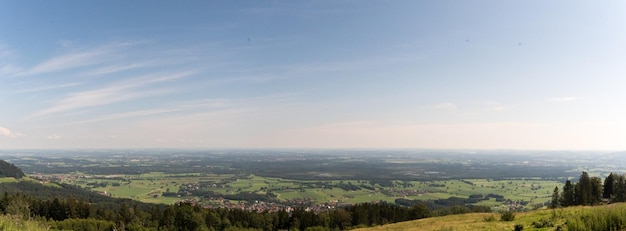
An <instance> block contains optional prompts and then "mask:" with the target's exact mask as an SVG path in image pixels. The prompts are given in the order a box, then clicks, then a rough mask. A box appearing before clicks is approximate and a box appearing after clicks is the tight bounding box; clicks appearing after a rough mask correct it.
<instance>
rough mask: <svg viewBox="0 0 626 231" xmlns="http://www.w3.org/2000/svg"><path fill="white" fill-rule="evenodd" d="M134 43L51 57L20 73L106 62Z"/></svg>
mask: <svg viewBox="0 0 626 231" xmlns="http://www.w3.org/2000/svg"><path fill="white" fill-rule="evenodd" d="M131 45H133V43H118V44H112V45H107V46H102V47H97V48H93V49H89V50H83V51H75V52H71V53H67V54H63V55H60V56H56V57H53V58H50V59H48V60H46V61H43V62H41V63H39V64H37V65H35V66H33V67H31V68H29V69H26V70H24V71H22V72H20V73H19V74H20V75H36V74H44V73H50V72H56V71H62V70H67V69H72V68H79V67H85V66H90V65H95V64H101V63H105V62H107V61H111V60H114V59H115V58H116V56H115V53H116V52H117V51H119V50H120V49H121V48H124V47H127V46H131Z"/></svg>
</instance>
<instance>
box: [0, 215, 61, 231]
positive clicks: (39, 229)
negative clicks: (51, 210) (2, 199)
mask: <svg viewBox="0 0 626 231" xmlns="http://www.w3.org/2000/svg"><path fill="white" fill-rule="evenodd" d="M0 230H5V231H44V230H49V228H48V226H47V225H44V224H41V223H39V222H37V221H33V220H23V219H20V218H16V217H13V216H8V215H0Z"/></svg>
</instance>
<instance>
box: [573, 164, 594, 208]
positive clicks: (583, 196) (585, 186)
mask: <svg viewBox="0 0 626 231" xmlns="http://www.w3.org/2000/svg"><path fill="white" fill-rule="evenodd" d="M591 188H592V185H591V178H589V174H588V173H587V172H585V171H583V172H582V174H580V178H578V183H576V187H575V193H574V195H575V198H576V199H575V202H576V203H575V204H576V205H591V204H593V202H592V201H593V198H592V194H591Z"/></svg>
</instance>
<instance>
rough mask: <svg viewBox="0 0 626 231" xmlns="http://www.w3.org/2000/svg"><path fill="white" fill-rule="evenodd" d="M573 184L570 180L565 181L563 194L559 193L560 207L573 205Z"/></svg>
mask: <svg viewBox="0 0 626 231" xmlns="http://www.w3.org/2000/svg"><path fill="white" fill-rule="evenodd" d="M574 199H575V198H574V185H572V182H571V181H570V180H567V181H565V186H564V187H563V194H561V207H567V206H571V205H574V202H575V201H574Z"/></svg>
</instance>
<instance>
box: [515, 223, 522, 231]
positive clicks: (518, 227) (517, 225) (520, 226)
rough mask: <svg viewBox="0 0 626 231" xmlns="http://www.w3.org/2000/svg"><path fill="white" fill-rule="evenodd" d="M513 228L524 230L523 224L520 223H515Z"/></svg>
mask: <svg viewBox="0 0 626 231" xmlns="http://www.w3.org/2000/svg"><path fill="white" fill-rule="evenodd" d="M513 230H515V231H522V230H524V225H522V224H516V225H515V226H514V227H513Z"/></svg>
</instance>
